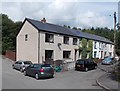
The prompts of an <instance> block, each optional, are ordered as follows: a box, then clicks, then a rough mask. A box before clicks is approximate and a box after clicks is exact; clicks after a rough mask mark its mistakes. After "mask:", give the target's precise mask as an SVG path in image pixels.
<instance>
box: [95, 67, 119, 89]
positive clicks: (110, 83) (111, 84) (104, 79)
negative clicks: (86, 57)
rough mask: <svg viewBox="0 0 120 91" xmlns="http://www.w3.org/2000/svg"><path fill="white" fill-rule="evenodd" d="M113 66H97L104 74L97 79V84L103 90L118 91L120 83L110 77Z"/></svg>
mask: <svg viewBox="0 0 120 91" xmlns="http://www.w3.org/2000/svg"><path fill="white" fill-rule="evenodd" d="M113 66H114V65H99V68H100V69H101V70H103V71H105V72H106V73H105V74H104V75H102V76H101V77H100V78H98V79H97V81H98V84H100V85H101V86H102V87H103V88H105V89H107V90H109V91H113V90H115V91H120V83H119V82H117V81H115V80H113V79H112V77H111V71H113Z"/></svg>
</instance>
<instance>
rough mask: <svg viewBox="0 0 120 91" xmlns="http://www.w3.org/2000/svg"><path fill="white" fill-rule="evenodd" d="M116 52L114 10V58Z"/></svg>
mask: <svg viewBox="0 0 120 91" xmlns="http://www.w3.org/2000/svg"><path fill="white" fill-rule="evenodd" d="M115 54H116V12H114V59H115Z"/></svg>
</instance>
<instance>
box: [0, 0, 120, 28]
mask: <svg viewBox="0 0 120 91" xmlns="http://www.w3.org/2000/svg"><path fill="white" fill-rule="evenodd" d="M23 1H24V0H22V2H18V1H15V0H12V2H10V0H4V2H2V3H1V4H2V7H1V8H0V12H1V13H4V14H7V15H8V16H9V18H11V19H12V20H14V21H23V20H24V19H25V17H27V18H32V19H35V20H41V19H42V18H43V17H45V18H46V20H47V22H49V23H53V24H58V25H62V26H63V25H69V26H71V27H73V26H75V27H80V28H89V27H92V26H93V27H109V28H113V13H114V12H115V11H116V12H117V14H118V1H119V0H107V1H109V2H105V0H103V1H102V0H100V1H99V2H95V0H91V1H90V0H89V2H88V0H84V2H83V0H67V1H64V0H44V2H43V1H42V0H40V1H38V0H36V2H34V1H33V0H26V2H23Z"/></svg>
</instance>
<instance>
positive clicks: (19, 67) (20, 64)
mask: <svg viewBox="0 0 120 91" xmlns="http://www.w3.org/2000/svg"><path fill="white" fill-rule="evenodd" d="M21 66H22V62H19V63H18V69H19V70H20V69H21Z"/></svg>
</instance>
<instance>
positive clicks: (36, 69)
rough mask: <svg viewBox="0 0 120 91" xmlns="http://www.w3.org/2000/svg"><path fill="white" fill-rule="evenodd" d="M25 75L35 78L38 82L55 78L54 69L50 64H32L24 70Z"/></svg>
mask: <svg viewBox="0 0 120 91" xmlns="http://www.w3.org/2000/svg"><path fill="white" fill-rule="evenodd" d="M24 75H25V76H26V75H29V76H33V77H35V78H36V79H37V80H38V79H39V78H46V77H50V78H53V77H54V69H53V67H52V66H51V65H50V64H31V65H30V66H28V67H26V68H25V70H24Z"/></svg>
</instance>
